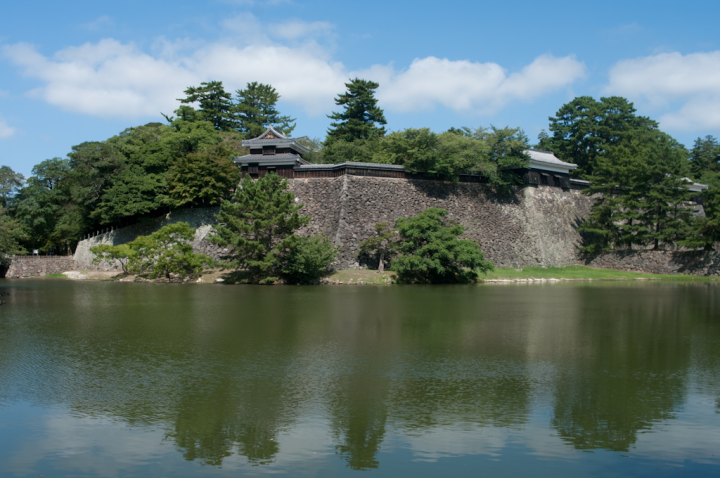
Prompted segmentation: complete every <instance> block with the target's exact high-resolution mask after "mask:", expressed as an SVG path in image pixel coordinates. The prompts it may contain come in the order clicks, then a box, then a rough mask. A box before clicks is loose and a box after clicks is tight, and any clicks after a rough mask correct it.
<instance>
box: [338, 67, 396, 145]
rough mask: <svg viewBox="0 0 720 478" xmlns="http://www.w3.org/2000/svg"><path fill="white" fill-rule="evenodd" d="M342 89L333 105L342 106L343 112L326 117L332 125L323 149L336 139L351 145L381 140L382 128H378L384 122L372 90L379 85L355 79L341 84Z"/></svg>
mask: <svg viewBox="0 0 720 478" xmlns="http://www.w3.org/2000/svg"><path fill="white" fill-rule="evenodd" d="M345 86H346V87H347V92H346V93H342V94H340V95H338V97H337V98H335V104H336V105H338V106H342V107H343V108H344V109H343V111H342V112H341V113H336V112H334V113H333V114H331V115H329V116H328V118H330V119H332V120H334V122H333V123H330V129H329V130H328V132H327V138H326V140H325V143H326V145H327V144H331V143H332V142H333V141H336V140H339V139H342V140H345V141H347V142H353V141H356V140H367V139H374V138H378V137H382V136H384V135H385V128H384V127H382V125H385V124H387V121H386V120H385V115H384V113H383V110H381V109H380V108H379V107H378V106H377V99H375V90H376V89H377V88H378V87H379V86H380V85H379V84H378V83H375V82H373V81H367V80H361V79H359V78H355V79H354V80H350V83H345Z"/></svg>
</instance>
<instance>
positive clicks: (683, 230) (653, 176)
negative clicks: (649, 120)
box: [579, 131, 694, 253]
mask: <svg viewBox="0 0 720 478" xmlns="http://www.w3.org/2000/svg"><path fill="white" fill-rule="evenodd" d="M686 158H687V151H686V150H685V148H684V147H683V146H682V145H680V144H678V143H677V141H675V140H674V139H672V138H671V137H670V136H668V135H666V134H665V133H661V132H659V131H637V132H636V133H635V134H634V135H633V137H632V138H630V139H628V140H626V141H624V142H623V143H620V144H618V145H614V146H611V147H609V148H608V151H607V154H605V155H603V156H602V157H600V158H598V159H597V162H596V166H595V170H594V174H593V175H592V176H591V177H590V180H591V182H590V187H589V188H588V189H586V190H585V191H583V193H584V194H587V195H596V199H595V204H594V206H593V210H592V212H591V214H590V216H589V218H588V220H587V221H586V222H585V223H584V224H583V225H582V226H581V227H580V228H579V231H580V232H581V233H582V234H584V235H585V241H584V242H585V245H584V248H583V250H584V251H585V252H591V253H594V252H600V251H602V250H610V249H616V248H629V249H632V248H633V246H636V245H637V246H643V247H644V246H647V245H653V247H654V248H655V249H659V248H660V246H661V244H663V245H674V244H679V243H681V242H683V241H686V240H687V239H688V237H689V236H690V235H692V224H693V212H694V210H693V209H692V208H691V207H690V206H689V205H688V204H687V201H689V200H690V199H691V194H690V192H689V191H688V189H687V184H688V181H687V179H685V178H686V177H687V175H688V173H689V171H688V164H687V159H686Z"/></svg>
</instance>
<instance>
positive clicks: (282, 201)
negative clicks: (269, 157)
mask: <svg viewBox="0 0 720 478" xmlns="http://www.w3.org/2000/svg"><path fill="white" fill-rule="evenodd" d="M301 207H302V205H297V204H295V195H294V194H293V193H291V192H290V191H289V190H288V185H287V181H286V180H284V179H282V178H281V177H280V176H278V175H277V174H275V173H273V172H271V173H269V174H267V175H266V176H264V177H261V178H259V179H258V180H256V181H253V180H252V179H251V178H250V177H249V176H245V177H244V178H243V180H242V183H241V187H240V188H239V189H238V190H237V191H236V192H235V196H234V197H233V200H232V202H231V201H223V202H222V205H221V208H220V213H219V214H218V216H217V218H218V222H219V223H220V225H219V226H218V227H217V228H216V234H215V235H214V236H213V237H211V238H210V240H211V241H212V242H214V243H216V244H218V245H219V246H221V247H224V248H227V249H228V250H229V253H228V254H227V255H226V256H225V257H224V259H226V260H229V261H231V263H232V264H234V266H235V267H236V268H242V269H247V271H248V272H249V274H250V277H251V279H250V280H251V281H252V282H254V283H258V284H270V283H273V282H275V281H277V280H278V279H279V277H280V275H281V273H282V270H283V267H284V265H285V261H286V259H287V256H288V253H289V252H290V251H292V249H293V248H295V247H297V244H298V238H297V236H296V235H295V234H294V232H295V231H296V230H297V229H299V228H300V227H302V226H304V225H305V224H307V223H308V222H309V221H310V218H309V217H307V216H300V213H299V211H300V208H301Z"/></svg>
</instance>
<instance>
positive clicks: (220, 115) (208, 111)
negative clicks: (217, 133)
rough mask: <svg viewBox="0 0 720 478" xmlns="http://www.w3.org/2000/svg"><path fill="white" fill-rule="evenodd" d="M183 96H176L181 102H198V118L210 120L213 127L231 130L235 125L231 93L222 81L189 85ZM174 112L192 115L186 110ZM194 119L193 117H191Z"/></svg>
mask: <svg viewBox="0 0 720 478" xmlns="http://www.w3.org/2000/svg"><path fill="white" fill-rule="evenodd" d="M185 94H186V95H187V96H186V97H185V98H182V99H180V98H178V101H180V103H183V104H190V103H198V105H199V107H200V108H199V113H200V114H199V118H198V119H201V120H203V121H208V122H210V123H211V124H212V125H213V127H214V128H215V129H217V130H221V131H231V130H233V129H235V128H236V127H237V123H236V121H235V118H234V115H233V110H234V107H233V104H232V101H231V98H232V95H231V94H230V93H228V92H226V91H225V88H223V84H222V81H210V82H207V83H206V82H203V83H200V86H199V87H195V86H191V87H189V88H188V89H186V90H185ZM175 114H177V115H178V117H180V116H185V118H187V116H188V115H192V113H190V112H188V111H186V110H183V111H181V110H178V111H176V112H175ZM193 119H194V118H193Z"/></svg>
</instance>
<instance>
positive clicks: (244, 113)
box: [235, 81, 295, 138]
mask: <svg viewBox="0 0 720 478" xmlns="http://www.w3.org/2000/svg"><path fill="white" fill-rule="evenodd" d="M235 93H236V104H235V114H236V117H237V125H238V126H237V128H238V130H240V132H241V133H243V134H244V135H245V137H246V138H256V137H258V136H260V135H261V134H263V133H264V132H265V130H266V129H267V127H268V126H270V125H272V126H273V127H274V128H275V129H277V130H278V131H280V132H281V133H283V134H285V135H288V136H289V135H290V134H291V133H292V131H293V130H294V129H295V124H294V123H293V122H294V121H295V119H294V118H290V117H289V116H281V115H280V113H279V112H278V110H277V108H276V106H275V105H276V104H277V102H278V100H279V99H280V95H279V94H278V92H277V91H275V88H273V87H272V86H270V85H265V84H263V83H258V82H257V81H253V82H252V83H248V84H247V87H246V88H245V89H244V90H237V91H236V92H235Z"/></svg>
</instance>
